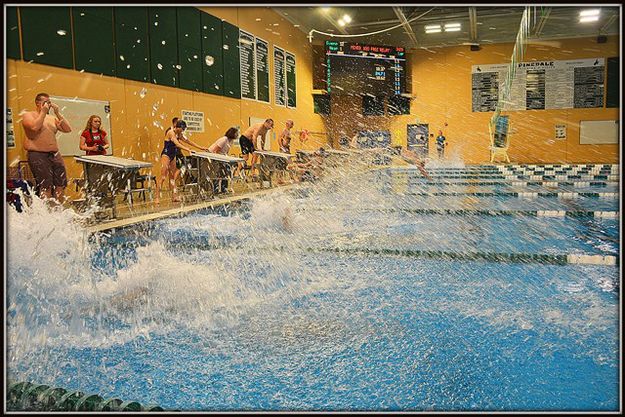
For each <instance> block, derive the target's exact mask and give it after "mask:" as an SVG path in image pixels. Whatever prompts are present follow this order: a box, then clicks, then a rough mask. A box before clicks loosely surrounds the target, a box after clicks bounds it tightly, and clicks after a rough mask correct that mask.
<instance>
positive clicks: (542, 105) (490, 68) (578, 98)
mask: <svg viewBox="0 0 625 417" xmlns="http://www.w3.org/2000/svg"><path fill="white" fill-rule="evenodd" d="M507 72H508V64H495V65H473V66H472V67H471V88H472V111H474V112H486V111H494V110H495V106H496V104H497V101H498V99H499V93H500V91H501V90H502V83H503V82H504V80H505V79H506V75H507ZM604 72H605V60H604V58H590V59H573V60H567V61H532V62H520V63H518V64H517V69H516V73H515V77H514V79H513V81H512V85H511V87H510V99H509V101H508V102H507V103H505V104H504V107H503V110H504V111H505V110H544V109H571V108H576V109H578V108H601V107H603V92H604V88H605V84H604Z"/></svg>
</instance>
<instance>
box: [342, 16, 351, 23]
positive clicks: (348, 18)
mask: <svg viewBox="0 0 625 417" xmlns="http://www.w3.org/2000/svg"><path fill="white" fill-rule="evenodd" d="M343 20H344V21H345V23H351V21H352V18H351V16H350V15H348V14H344V15H343Z"/></svg>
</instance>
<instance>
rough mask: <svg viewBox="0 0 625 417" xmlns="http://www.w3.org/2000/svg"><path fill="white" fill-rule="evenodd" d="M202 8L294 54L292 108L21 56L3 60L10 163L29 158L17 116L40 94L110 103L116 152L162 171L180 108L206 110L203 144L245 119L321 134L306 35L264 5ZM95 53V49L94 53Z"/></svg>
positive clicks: (199, 136) (72, 174)
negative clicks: (11, 136) (289, 123)
mask: <svg viewBox="0 0 625 417" xmlns="http://www.w3.org/2000/svg"><path fill="white" fill-rule="evenodd" d="M200 10H201V11H203V12H206V13H210V14H211V15H213V16H215V17H217V18H220V19H223V20H225V21H226V22H228V23H230V24H233V25H235V26H238V27H240V28H241V29H243V30H245V31H248V32H251V33H253V34H254V35H256V36H259V37H261V38H263V39H264V40H266V41H268V42H269V44H270V45H269V48H270V51H271V50H272V48H273V45H274V44H275V45H277V46H279V47H281V48H284V49H286V50H288V51H290V52H292V53H294V54H295V55H296V66H297V68H296V70H297V80H296V81H297V93H298V94H297V107H296V108H295V109H290V108H286V107H277V106H274V105H273V104H267V103H262V102H258V101H251V100H244V99H239V98H231V97H226V96H222V95H214V94H207V93H203V92H199V91H191V90H188V89H182V88H176V87H170V86H165V85H156V84H154V83H149V82H143V81H134V80H130V79H122V78H117V77H114V76H107V75H102V74H93V73H88V72H80V71H77V70H74V69H68V68H62V67H59V66H52V65H44V64H38V63H33V62H30V63H29V62H28V61H23V60H20V59H7V61H6V66H7V69H6V71H7V105H8V106H9V107H10V108H11V109H12V112H13V127H14V132H15V145H16V146H15V148H10V149H7V150H6V158H7V159H6V160H7V164H11V163H12V162H14V161H16V160H26V151H24V150H23V148H22V145H23V141H24V131H23V128H22V127H21V124H20V121H21V117H20V116H19V114H20V113H21V112H23V111H28V110H34V108H35V106H34V98H35V95H36V94H37V93H39V92H47V93H49V94H50V95H57V96H64V97H76V96H77V97H80V98H85V99H93V100H105V101H109V102H110V104H111V116H110V117H111V130H112V132H111V134H112V137H113V138H114V143H115V146H114V155H115V156H120V157H126V158H133V159H139V160H145V161H149V162H152V163H153V164H154V168H153V173H154V174H155V175H159V173H158V172H159V169H160V162H159V161H160V152H161V150H162V148H163V138H164V130H165V129H166V128H167V127H168V126H169V125H170V124H171V118H172V117H174V116H180V113H181V110H183V109H184V110H194V111H202V112H204V116H205V120H204V129H205V131H204V132H203V133H193V134H191V135H190V139H191V140H193V141H194V142H196V143H198V144H200V145H205V146H208V145H210V144H211V143H212V142H213V141H214V140H215V139H217V138H218V137H220V136H222V135H223V134H224V133H225V131H226V130H227V129H228V128H229V127H230V126H234V125H239V126H241V128H242V129H245V128H247V126H248V121H249V118H250V117H260V118H269V117H270V118H273V119H274V121H275V128H274V131H275V132H276V137H277V135H278V134H279V132H280V131H281V130H282V128H283V127H284V122H285V120H286V119H293V120H294V122H295V128H294V130H300V129H302V128H305V129H308V130H309V131H313V132H315V131H319V132H321V131H323V129H324V125H323V122H322V120H321V117H320V116H319V115H317V114H314V112H313V101H312V74H311V69H312V63H311V56H312V53H311V51H310V47H309V42H308V40H307V38H306V35H305V34H304V33H302V32H301V31H299V30H298V29H297V28H294V27H293V24H291V23H290V22H288V21H286V20H285V19H283V18H281V17H280V16H279V15H278V14H276V13H275V12H272V11H271V10H269V9H268V8H259V7H254V8H246V7H240V8H234V7H233V8H229V7H223V8H201V9H200ZM276 24H277V25H276ZM16 26H17V24H16ZM9 30H10V28H7V32H8V31H9ZM13 34H14V32H13ZM21 41H22V39H21V37H20V42H21ZM94 53H95V54H97V53H98V52H97V50H95V51H94ZM269 62H270V92H271V100H270V102H271V103H273V72H272V71H273V58H271V57H270V59H269ZM103 116H104V115H103ZM85 123H86V121H85ZM72 128H73V131H74V132H75V136H76V141H79V138H80V133H81V132H82V130H83V129H84V125H81V126H72ZM322 142H323V141H322V139H321V138H319V141H316V139H315V138H313V139H312V140H310V141H309V142H307V143H305V144H300V143H299V141H298V140H297V139H295V140H294V141H293V145H294V146H293V148H295V149H297V148H300V147H302V148H308V149H312V148H315V147H318V146H320V145H321V144H322ZM272 150H278V145H277V143H276V141H272ZM239 152H240V149H239V148H238V147H233V148H232V150H231V153H232V154H238V153H239ZM65 163H66V165H67V171H68V176H69V178H70V181H71V179H73V178H79V177H82V165H81V164H78V163H76V162H75V161H74V159H73V157H65ZM67 191H68V195H69V196H70V197H74V196H76V194H75V192H74V189H73V187H71V186H70V187H68V189H67Z"/></svg>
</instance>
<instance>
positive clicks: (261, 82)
mask: <svg viewBox="0 0 625 417" xmlns="http://www.w3.org/2000/svg"><path fill="white" fill-rule="evenodd" d="M255 45H256V92H257V94H256V100H258V101H263V102H265V103H269V43H268V42H267V41H264V40H262V39H260V38H256V43H255Z"/></svg>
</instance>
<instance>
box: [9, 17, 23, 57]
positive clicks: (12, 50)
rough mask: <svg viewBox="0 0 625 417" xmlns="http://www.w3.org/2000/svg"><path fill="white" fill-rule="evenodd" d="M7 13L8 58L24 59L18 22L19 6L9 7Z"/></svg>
mask: <svg viewBox="0 0 625 417" xmlns="http://www.w3.org/2000/svg"><path fill="white" fill-rule="evenodd" d="M6 14H7V27H6V30H7V31H6V40H7V58H11V59H22V55H21V53H20V35H19V27H18V24H17V20H18V19H17V7H7V9H6Z"/></svg>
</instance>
